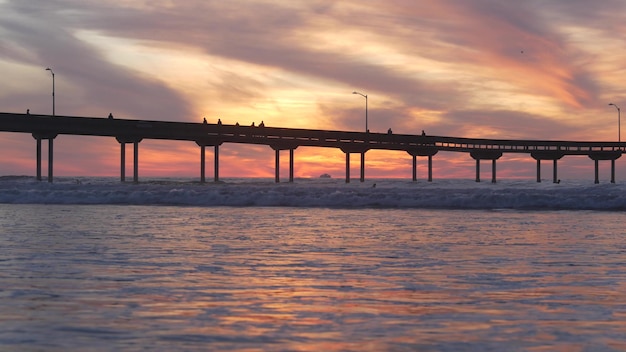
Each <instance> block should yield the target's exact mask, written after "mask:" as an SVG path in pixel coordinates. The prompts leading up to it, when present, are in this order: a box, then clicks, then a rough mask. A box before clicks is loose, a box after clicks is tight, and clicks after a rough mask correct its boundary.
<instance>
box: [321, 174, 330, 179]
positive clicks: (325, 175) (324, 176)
mask: <svg viewBox="0 0 626 352" xmlns="http://www.w3.org/2000/svg"><path fill="white" fill-rule="evenodd" d="M320 178H331V176H330V175H329V174H321V175H320Z"/></svg>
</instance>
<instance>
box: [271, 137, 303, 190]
mask: <svg viewBox="0 0 626 352" xmlns="http://www.w3.org/2000/svg"><path fill="white" fill-rule="evenodd" d="M270 147H271V148H272V149H274V151H275V155H276V156H275V166H274V173H275V175H274V182H276V183H279V182H280V151H281V150H289V182H290V183H293V164H294V163H293V158H294V150H295V149H296V148H297V147H298V146H297V145H296V144H294V143H288V142H283V143H274V144H271V145H270Z"/></svg>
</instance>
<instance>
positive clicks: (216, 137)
mask: <svg viewBox="0 0 626 352" xmlns="http://www.w3.org/2000/svg"><path fill="white" fill-rule="evenodd" d="M0 131H1V132H17V133H30V134H31V135H32V136H33V138H34V139H35V140H36V170H37V171H36V172H37V179H38V180H41V179H42V168H41V164H42V153H41V149H42V142H43V141H47V143H48V182H52V181H53V173H54V168H53V157H54V153H53V151H54V139H55V138H56V137H57V136H58V135H82V136H104V137H112V138H115V139H116V140H117V141H118V143H120V179H121V181H122V182H125V181H126V172H125V170H126V144H132V145H133V181H134V182H139V144H140V142H141V141H142V140H144V139H160V140H176V141H190V142H195V143H196V144H197V145H198V146H199V147H200V181H201V182H206V175H205V170H206V167H205V164H206V147H213V157H214V170H215V171H214V182H218V181H219V147H220V146H221V145H222V144H224V143H241V144H256V145H267V146H269V147H270V148H271V149H273V150H274V152H275V161H276V166H275V180H276V182H279V181H280V175H279V160H280V152H281V151H289V182H293V170H294V163H295V161H294V151H295V150H296V149H297V148H298V147H300V146H307V147H320V148H336V149H340V150H341V151H342V152H343V153H345V156H346V161H345V163H346V175H345V176H346V182H350V156H351V154H359V156H360V159H361V169H360V181H361V182H364V181H365V155H366V153H367V151H369V150H374V149H378V150H395V151H405V152H407V153H408V154H409V155H410V156H411V157H412V158H413V170H412V171H413V173H412V175H413V181H417V157H427V158H428V181H432V179H433V174H432V165H433V157H434V156H435V155H436V154H437V153H438V152H440V151H446V152H460V153H467V154H469V156H470V157H471V158H472V159H474V160H475V161H476V182H480V181H481V180H480V165H481V161H484V160H487V161H491V175H492V177H491V182H494V183H495V182H496V181H497V179H496V170H497V167H496V162H497V160H498V159H499V158H500V157H502V155H503V154H505V153H522V154H528V155H529V156H530V157H531V158H533V159H535V160H536V161H537V182H541V162H542V161H546V160H547V161H552V167H553V182H555V183H557V182H559V180H558V178H557V175H558V172H557V161H558V160H560V159H562V158H563V157H565V156H568V155H586V156H588V157H589V159H591V160H592V161H593V162H594V168H595V174H594V175H595V180H594V181H595V183H599V182H600V181H599V162H600V161H610V163H611V183H615V160H617V159H619V158H620V157H621V156H622V152H623V150H624V147H626V142H581V141H553V140H507V139H480V138H460V137H446V136H431V135H423V134H422V135H409V134H391V133H371V132H347V131H332V130H314V129H298V128H280V127H265V126H256V127H255V126H239V125H227V124H221V123H218V124H209V123H193V122H168V121H149V120H132V119H119V118H101V117H78V116H51V115H31V114H15V113H0Z"/></svg>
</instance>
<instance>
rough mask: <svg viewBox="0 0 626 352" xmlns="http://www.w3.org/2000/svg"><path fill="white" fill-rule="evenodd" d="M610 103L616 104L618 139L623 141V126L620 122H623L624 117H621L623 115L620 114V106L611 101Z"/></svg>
mask: <svg viewBox="0 0 626 352" xmlns="http://www.w3.org/2000/svg"><path fill="white" fill-rule="evenodd" d="M609 105H613V106H615V108H616V109H617V141H618V142H621V141H622V136H621V134H622V128H621V126H620V124H621V122H620V120H621V119H622V118H621V116H620V115H621V114H620V108H619V106H617V104H613V103H609Z"/></svg>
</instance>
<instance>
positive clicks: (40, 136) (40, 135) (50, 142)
mask: <svg viewBox="0 0 626 352" xmlns="http://www.w3.org/2000/svg"><path fill="white" fill-rule="evenodd" d="M32 135H33V138H35V140H36V141H37V151H36V154H37V181H41V179H42V177H41V161H42V154H41V141H42V140H43V139H47V140H48V182H52V179H53V172H54V139H55V138H56V136H57V134H56V133H33V134H32Z"/></svg>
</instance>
